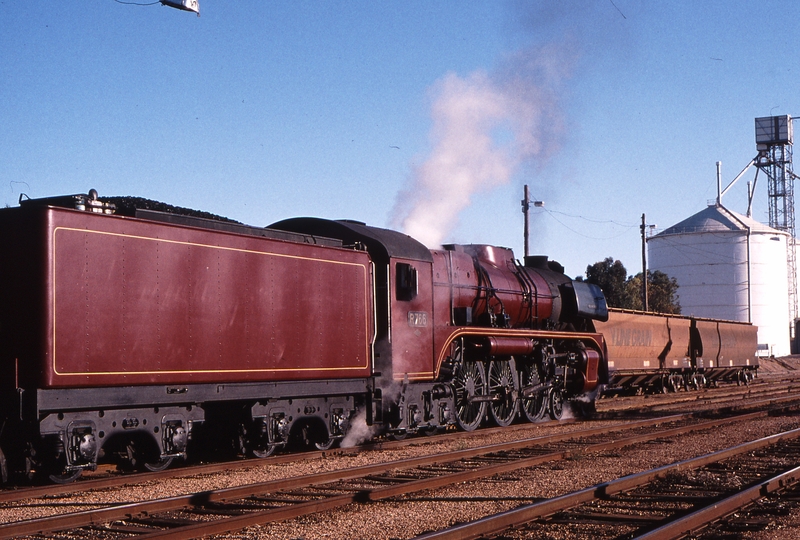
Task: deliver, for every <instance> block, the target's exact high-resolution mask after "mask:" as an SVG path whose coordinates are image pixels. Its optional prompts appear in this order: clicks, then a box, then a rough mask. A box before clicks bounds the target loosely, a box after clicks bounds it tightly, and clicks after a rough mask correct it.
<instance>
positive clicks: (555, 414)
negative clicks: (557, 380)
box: [547, 389, 564, 420]
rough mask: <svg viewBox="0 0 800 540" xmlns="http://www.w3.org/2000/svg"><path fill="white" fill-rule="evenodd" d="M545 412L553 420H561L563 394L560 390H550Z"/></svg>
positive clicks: (562, 414)
mask: <svg viewBox="0 0 800 540" xmlns="http://www.w3.org/2000/svg"><path fill="white" fill-rule="evenodd" d="M547 412H548V413H550V418H552V419H553V420H561V417H562V416H564V394H562V393H561V390H555V389H553V390H551V391H550V396H549V399H548V405H547Z"/></svg>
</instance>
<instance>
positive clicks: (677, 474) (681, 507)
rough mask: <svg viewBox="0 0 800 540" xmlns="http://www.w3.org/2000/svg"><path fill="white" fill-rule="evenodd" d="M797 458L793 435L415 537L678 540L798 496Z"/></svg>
mask: <svg viewBox="0 0 800 540" xmlns="http://www.w3.org/2000/svg"><path fill="white" fill-rule="evenodd" d="M798 458H800V429H795V430H792V431H787V432H784V433H780V434H776V435H773V436H770V437H765V438H762V439H759V440H756V441H752V442H749V443H746V444H741V445H738V446H735V447H732V448H727V449H725V450H721V451H718V452H714V453H711V454H707V455H704V456H700V457H697V458H694V459H690V460H685V461H681V462H678V463H674V464H670V465H666V466H663V467H658V468H656V469H652V470H649V471H644V472H640V473H637V474H633V475H630V476H626V477H623V478H619V479H617V480H614V481H611V482H605V483H602V484H598V485H594V486H591V487H589V488H585V489H582V490H579V491H575V492H572V493H569V494H567V495H563V496H561V497H556V498H552V499H547V500H544V501H540V502H536V503H533V504H529V505H524V506H521V507H519V508H517V509H514V510H512V511H508V512H503V513H501V514H496V515H493V516H488V517H485V518H483V519H480V520H477V521H474V522H472V523H467V524H462V525H457V526H454V527H450V528H447V529H445V530H442V531H437V532H434V533H430V534H425V535H421V536H419V537H417V538H419V539H420V540H422V539H424V540H433V539H437V540H445V539H447V540H455V539H459V540H467V539H473V538H483V537H486V536H490V537H492V536H495V535H498V534H501V533H509V534H507V535H506V536H508V537H509V538H514V537H521V538H528V537H530V536H532V535H536V536H546V535H547V534H548V533H549V532H550V531H549V530H548V528H552V527H553V525H557V526H559V527H560V529H561V530H562V531H563V530H564V526H566V527H567V528H568V530H569V534H570V536H572V537H575V538H581V537H587V538H588V537H592V536H594V537H603V538H638V539H642V540H645V539H646V540H666V539H672V538H683V537H685V536H688V535H690V534H693V533H694V532H695V531H697V530H699V529H703V528H705V527H707V526H708V525H709V524H712V523H714V522H716V521H718V520H720V519H721V518H724V517H726V516H728V515H730V514H732V513H734V512H736V511H739V510H741V509H743V508H745V507H748V506H750V505H751V504H752V503H754V502H755V501H758V500H759V499H762V498H764V497H766V496H768V495H771V494H775V493H777V492H780V491H785V490H787V489H794V490H797V489H798V487H799V483H800V467H797V466H796V463H797V462H798ZM740 521H745V520H740ZM598 526H599V527H598ZM599 528H601V529H602V530H601V531H600V530H598V529H599ZM718 528H719V527H718ZM512 531H513V532H512ZM709 534H713V532H710V533H709ZM693 537H696V536H694V535H693Z"/></svg>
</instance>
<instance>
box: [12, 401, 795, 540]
mask: <svg viewBox="0 0 800 540" xmlns="http://www.w3.org/2000/svg"><path fill="white" fill-rule="evenodd" d="M766 414H767V413H766V412H761V413H752V414H749V415H740V416H736V417H733V418H727V419H721V420H709V421H705V422H698V421H697V420H696V419H695V418H694V417H693V416H692V415H681V416H677V417H672V418H666V419H664V418H662V419H648V420H641V421H637V422H625V423H619V424H618V425H617V426H614V427H609V426H603V427H598V428H593V429H585V430H579V431H578V432H574V433H568V434H559V435H553V436H547V437H535V438H532V439H526V440H522V441H514V442H508V443H501V444H495V445H488V446H483V447H480V448H473V449H465V450H461V451H456V452H451V453H449V454H443V455H433V456H423V457H418V458H410V459H405V460H395V461H391V462H388V463H381V464H373V465H368V466H363V467H356V468H351V469H346V470H335V471H326V472H324V473H317V474H310V475H306V476H303V477H299V478H298V477H293V478H287V479H284V480H278V481H269V482H262V483H254V484H249V485H245V486H237V487H233V488H226V489H218V490H209V491H205V492H201V493H194V494H189V495H185V496H179V497H170V498H166V499H157V500H151V501H143V502H136V503H131V504H118V505H112V506H106V507H103V508H93V509H91V510H85V511H79V512H73V513H67V514H63V515H58V516H51V517H48V518H42V519H37V520H27V521H22V522H17V523H10V524H6V525H2V526H0V538H9V537H16V536H25V535H35V534H49V533H52V532H54V531H64V530H72V531H74V534H75V535H76V536H86V535H87V534H91V535H92V536H93V537H103V535H109V537H113V538H120V537H123V536H124V535H135V536H136V537H137V538H190V537H196V536H202V535H208V534H218V533H223V532H228V531H235V530H239V529H242V528H245V527H248V526H252V525H255V524H263V523H268V522H274V521H282V520H287V519H293V518H297V517H300V516H308V515H314V514H319V513H324V512H330V511H333V510H334V509H339V508H342V507H344V506H347V505H353V504H356V505H365V504H370V503H375V502H376V501H384V500H388V499H394V500H396V499H397V498H398V497H403V496H407V495H409V494H414V493H422V492H429V491H430V490H437V489H441V488H443V487H445V486H453V485H458V484H460V483H464V482H474V481H478V480H481V479H487V478H492V477H497V476H498V475H500V476H502V475H508V474H514V473H516V472H517V471H519V470H521V469H525V468H530V467H534V466H537V465H541V464H544V463H550V462H557V461H559V460H565V459H572V458H575V456H581V455H585V454H588V453H594V452H607V451H611V450H613V449H621V448H624V447H627V446H630V445H635V444H647V443H648V442H652V441H657V440H660V439H663V438H665V437H677V436H680V435H682V434H686V433H690V432H697V431H701V430H711V429H715V428H719V426H721V425H725V424H731V423H743V422H748V421H751V420H753V419H754V418H758V417H763V416H765V415H766ZM798 436H800V432H798ZM212 516H213V519H212ZM220 516H224V517H220Z"/></svg>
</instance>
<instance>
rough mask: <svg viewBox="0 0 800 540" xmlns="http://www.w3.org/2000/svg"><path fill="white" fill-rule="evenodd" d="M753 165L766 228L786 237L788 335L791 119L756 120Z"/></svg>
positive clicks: (792, 277) (792, 278) (793, 275)
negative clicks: (759, 174)
mask: <svg viewBox="0 0 800 540" xmlns="http://www.w3.org/2000/svg"><path fill="white" fill-rule="evenodd" d="M756 146H757V148H758V157H757V158H756V166H757V167H758V168H759V170H761V171H763V172H764V173H765V174H766V175H767V196H768V198H769V226H770V227H772V228H773V229H777V230H779V231H783V232H786V233H788V234H789V239H788V242H787V246H786V269H787V273H788V280H789V283H788V286H789V317H790V319H789V320H790V321H791V322H790V330H789V333H790V336H791V337H792V339H794V320H795V319H796V318H797V255H796V253H795V225H794V178H795V175H794V172H793V171H792V118H791V116H788V115H786V116H769V117H766V118H756Z"/></svg>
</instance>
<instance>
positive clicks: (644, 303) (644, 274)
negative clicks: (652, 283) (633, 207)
mask: <svg viewBox="0 0 800 540" xmlns="http://www.w3.org/2000/svg"><path fill="white" fill-rule="evenodd" d="M641 229H642V306H644V310H645V311H649V309H648V305H647V221H646V220H645V217H644V214H642V225H641Z"/></svg>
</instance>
